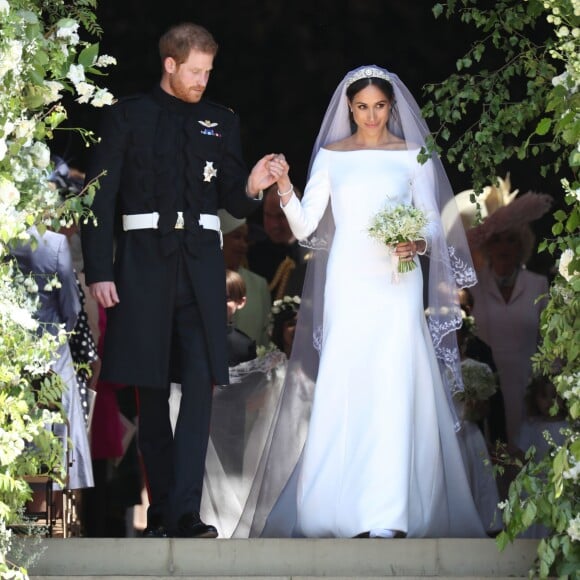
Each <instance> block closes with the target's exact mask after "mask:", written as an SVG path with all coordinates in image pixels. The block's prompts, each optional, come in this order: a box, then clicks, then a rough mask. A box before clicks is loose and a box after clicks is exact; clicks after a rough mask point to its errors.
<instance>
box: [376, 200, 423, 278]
mask: <svg viewBox="0 0 580 580" xmlns="http://www.w3.org/2000/svg"><path fill="white" fill-rule="evenodd" d="M427 224H428V220H427V216H426V215H425V213H424V212H423V211H422V210H420V209H418V208H416V207H414V206H412V205H405V204H400V205H397V206H395V207H387V208H385V209H383V210H381V211H380V212H378V213H377V214H376V215H375V216H374V217H373V219H372V221H371V225H370V226H369V229H368V231H369V234H370V236H371V238H374V239H376V240H378V241H379V242H382V243H383V244H386V245H387V246H396V245H397V244H398V243H400V242H411V241H415V240H419V239H424V238H425V228H426V227H427ZM416 267H417V264H416V263H415V261H414V260H410V261H408V262H406V261H405V262H403V261H401V260H398V266H397V271H398V272H410V271H411V270H414V269H415V268H416Z"/></svg>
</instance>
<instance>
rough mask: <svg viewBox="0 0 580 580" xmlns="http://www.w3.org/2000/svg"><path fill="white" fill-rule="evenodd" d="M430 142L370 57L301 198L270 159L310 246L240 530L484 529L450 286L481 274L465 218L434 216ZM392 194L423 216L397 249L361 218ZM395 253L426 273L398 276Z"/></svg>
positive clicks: (438, 204)
mask: <svg viewBox="0 0 580 580" xmlns="http://www.w3.org/2000/svg"><path fill="white" fill-rule="evenodd" d="M351 127H352V128H353V129H354V130H352V129H351ZM426 136H427V127H426V125H425V123H424V121H423V120H422V118H421V116H420V113H419V109H418V106H417V104H416V102H415V100H414V99H413V97H412V96H411V94H410V93H409V92H408V90H407V89H406V87H405V86H404V85H403V83H402V82H401V81H400V79H399V78H398V77H397V76H396V75H394V74H393V73H391V72H388V71H386V70H385V69H382V68H379V67H377V66H374V65H373V66H364V67H360V68H357V69H355V70H353V71H351V72H349V73H348V74H347V75H346V76H345V78H344V79H343V80H342V81H341V83H340V84H339V86H338V88H337V89H336V91H335V93H334V96H333V97H332V100H331V102H330V105H329V107H328V110H327V113H326V116H325V118H324V121H323V123H322V127H321V130H320V133H319V136H318V139H317V141H316V144H315V147H314V152H313V161H312V163H311V168H310V172H309V179H308V183H307V186H306V189H305V192H304V197H303V199H302V201H300V200H299V199H298V198H297V197H296V195H295V194H294V191H293V187H292V184H291V181H290V177H289V174H288V171H289V166H288V164H287V162H286V160H285V159H284V157H283V156H281V155H280V156H278V157H277V158H276V159H275V160H274V161H272V172H273V173H275V174H277V176H278V188H279V190H278V194H279V196H280V203H281V206H282V208H283V210H284V212H285V214H286V216H287V218H288V221H289V223H290V226H291V228H292V231H293V233H294V234H295V236H296V237H297V238H298V239H299V240H301V241H302V243H303V244H304V245H307V246H309V247H311V248H313V249H314V250H316V251H315V258H314V259H312V260H311V263H310V265H309V270H308V274H307V277H306V282H305V287H304V291H303V296H302V305H301V310H300V314H299V320H298V327H297V330H296V336H295V340H294V349H293V351H292V356H291V359H290V362H289V367H288V371H287V378H286V385H285V390H284V394H283V397H282V400H281V404H280V407H279V409H278V410H277V416H276V419H275V428H274V430H273V432H272V434H271V438H270V440H269V441H268V444H267V452H266V453H265V455H264V457H263V460H262V465H261V467H260V469H259V470H258V471H259V473H260V475H261V477H260V478H258V479H257V482H256V485H255V488H254V489H253V490H252V492H251V493H250V497H249V500H248V502H247V504H246V508H245V510H244V514H243V515H242V519H241V520H240V523H239V525H238V528H237V530H236V532H235V533H234V536H247V535H250V536H258V535H262V536H306V537H387V538H388V537H404V536H408V537H477V536H484V535H485V532H484V528H483V525H482V523H481V521H480V518H479V516H478V512H477V509H476V507H475V504H474V501H473V498H472V496H471V492H470V488H469V482H468V478H467V475H466V471H465V467H464V465H463V462H462V456H461V451H460V447H459V443H458V430H459V427H460V426H459V422H458V419H457V416H456V415H455V414H454V411H453V410H452V406H451V404H450V400H451V394H452V392H453V391H454V390H456V389H459V388H461V385H462V384H461V374H460V367H459V355H458V351H457V344H456V342H455V332H454V331H455V330H456V329H457V328H458V327H459V326H460V325H461V312H460V308H459V305H458V296H457V294H458V293H457V288H458V286H459V287H464V286H471V285H473V284H475V282H476V278H475V273H474V270H473V267H472V265H471V259H470V256H469V251H468V248H467V243H466V240H465V234H464V232H463V229H462V226H461V222H460V220H459V219H456V220H454V221H452V222H451V223H443V222H442V218H441V210H442V208H443V207H444V206H445V205H446V204H448V202H449V201H450V199H451V196H452V193H451V188H450V186H449V183H448V181H447V178H446V176H445V172H444V170H443V167H442V165H441V163H440V161H439V160H438V159H437V158H435V157H434V156H433V157H431V159H430V160H429V161H427V162H426V163H424V164H421V163H420V162H419V161H418V160H417V156H418V154H419V152H420V148H421V147H422V146H424V145H425V139H426ZM399 204H405V205H414V206H416V207H418V208H420V209H422V210H423V212H424V213H425V214H426V215H427V217H428V219H429V225H428V228H427V232H426V235H425V237H424V239H417V240H411V241H408V242H404V243H400V244H398V245H396V247H395V248H394V249H393V248H391V249H390V248H389V247H387V246H386V245H383V244H381V243H379V242H377V241H376V240H374V239H372V238H371V237H370V235H369V233H368V227H369V225H370V222H371V220H372V218H373V216H375V215H376V214H377V212H379V211H381V210H382V209H384V208H385V207H394V206H396V205H399ZM448 211H449V210H448V209H447V210H446V212H448ZM447 216H448V214H447V213H446V219H447ZM421 255H425V258H424V259H423V260H420V259H419V257H418V256H421ZM399 260H402V261H407V262H408V261H413V262H415V264H416V265H417V266H419V265H421V266H422V267H416V268H414V269H413V270H412V271H410V272H405V273H401V274H397V273H396V270H397V264H398V261H399ZM423 262H425V263H423ZM424 267H425V274H424V273H423V271H422V270H423V268H424ZM424 276H425V278H424ZM424 280H426V282H424ZM424 285H426V288H425V291H424ZM424 296H425V297H426V300H427V303H426V304H424Z"/></svg>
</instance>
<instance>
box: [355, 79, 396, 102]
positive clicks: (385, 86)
mask: <svg viewBox="0 0 580 580" xmlns="http://www.w3.org/2000/svg"><path fill="white" fill-rule="evenodd" d="M370 85H373V86H375V87H377V88H378V89H379V90H380V91H381V92H382V93H383V94H384V95H385V97H387V99H388V100H389V101H390V102H391V103H392V102H393V99H394V97H395V91H394V90H393V85H392V84H391V83H390V82H389V81H387V80H385V79H379V78H376V77H370V78H365V79H359V80H358V81H354V83H352V84H350V85H349V86H348V87H347V89H346V98H347V99H348V100H349V101H350V102H352V100H353V98H354V96H355V95H356V94H357V93H358V92H359V91H362V90H363V89H364V88H365V87H368V86H370Z"/></svg>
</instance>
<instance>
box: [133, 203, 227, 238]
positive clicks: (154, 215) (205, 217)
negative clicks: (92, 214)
mask: <svg viewBox="0 0 580 580" xmlns="http://www.w3.org/2000/svg"><path fill="white" fill-rule="evenodd" d="M176 214H177V218H176V220H175V225H174V226H173V227H174V228H175V229H176V230H182V229H183V228H184V227H185V223H184V221H183V212H182V211H178V212H176ZM199 225H200V226H201V227H202V228H203V229H205V230H214V231H215V232H218V233H219V235H220V245H222V232H221V229H220V218H219V217H218V216H217V215H212V214H210V213H202V214H200V215H199ZM158 228H159V212H157V211H152V212H151V213H132V214H126V215H123V230H124V231H126V232H127V231H129V230H156V229H158Z"/></svg>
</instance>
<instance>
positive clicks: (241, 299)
mask: <svg viewBox="0 0 580 580" xmlns="http://www.w3.org/2000/svg"><path fill="white" fill-rule="evenodd" d="M226 293H227V296H226V307H227V312H228V336H227V339H228V365H229V366H230V367H233V366H236V365H238V364H240V363H242V362H246V361H248V360H252V359H253V358H256V341H255V340H252V339H251V338H250V337H249V336H248V335H247V334H246V333H245V332H242V331H241V330H240V329H239V328H236V327H235V326H234V323H233V319H234V315H235V313H236V312H238V311H240V310H241V309H242V308H244V307H245V306H246V303H247V297H246V284H245V282H244V279H243V278H242V276H241V275H240V274H239V273H238V272H235V271H234V270H226Z"/></svg>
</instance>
